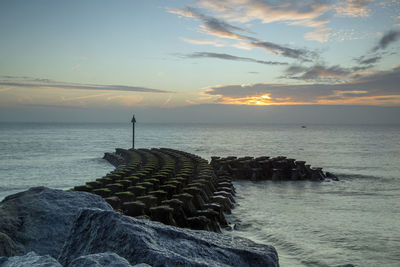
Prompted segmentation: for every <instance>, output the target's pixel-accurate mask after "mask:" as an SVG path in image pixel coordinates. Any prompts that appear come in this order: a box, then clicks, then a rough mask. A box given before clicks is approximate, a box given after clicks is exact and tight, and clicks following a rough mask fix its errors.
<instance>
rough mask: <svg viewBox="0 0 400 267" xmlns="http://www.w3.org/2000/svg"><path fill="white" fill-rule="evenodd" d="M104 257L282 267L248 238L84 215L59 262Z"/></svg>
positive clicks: (104, 213) (108, 214)
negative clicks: (109, 255) (96, 256)
mask: <svg viewBox="0 0 400 267" xmlns="http://www.w3.org/2000/svg"><path fill="white" fill-rule="evenodd" d="M104 252H114V253H116V254H118V255H119V256H121V257H123V258H125V259H126V260H128V261H129V263H130V264H131V265H134V264H137V263H147V264H150V265H152V266H279V263H278V255H277V252H276V250H275V249H274V248H273V247H271V246H267V245H261V244H256V243H254V242H252V241H250V240H247V239H244V238H239V237H232V236H226V235H223V234H217V233H212V232H206V231H194V230H186V229H179V228H176V227H172V226H167V225H163V224H161V223H158V222H152V221H147V220H140V219H134V218H131V217H127V216H124V215H121V214H119V213H117V212H114V211H108V210H98V209H83V210H81V211H80V213H79V215H78V216H77V218H76V220H75V222H74V225H73V227H72V230H71V232H70V235H69V237H68V239H67V240H66V242H65V245H64V247H63V249H62V252H61V254H60V257H59V258H58V260H59V262H60V263H61V264H62V265H64V266H68V265H69V264H70V263H71V262H73V260H74V259H76V258H78V257H80V256H84V255H89V254H96V253H104Z"/></svg>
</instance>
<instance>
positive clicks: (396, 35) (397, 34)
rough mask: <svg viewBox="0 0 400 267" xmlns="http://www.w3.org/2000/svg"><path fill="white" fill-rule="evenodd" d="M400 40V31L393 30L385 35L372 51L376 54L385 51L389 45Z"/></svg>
mask: <svg viewBox="0 0 400 267" xmlns="http://www.w3.org/2000/svg"><path fill="white" fill-rule="evenodd" d="M399 39H400V30H397V31H396V30H391V31H389V32H387V33H385V34H384V35H383V36H382V38H381V39H380V40H379V43H378V44H377V45H376V46H375V47H374V48H373V49H372V51H374V52H376V51H378V50H380V49H385V48H386V47H388V46H389V44H391V43H393V42H395V41H397V40H399Z"/></svg>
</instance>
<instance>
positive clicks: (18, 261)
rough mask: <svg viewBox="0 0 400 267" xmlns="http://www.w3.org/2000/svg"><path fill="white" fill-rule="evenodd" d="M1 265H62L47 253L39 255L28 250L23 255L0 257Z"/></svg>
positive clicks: (56, 266) (43, 266)
mask: <svg viewBox="0 0 400 267" xmlns="http://www.w3.org/2000/svg"><path fill="white" fill-rule="evenodd" d="M0 266H1V267H21V266H30V267H62V265H61V264H60V263H59V262H58V261H57V260H55V259H54V258H52V257H50V256H49V255H45V256H40V255H37V254H36V253H35V252H29V253H28V254H25V255H23V256H14V257H10V258H6V257H0Z"/></svg>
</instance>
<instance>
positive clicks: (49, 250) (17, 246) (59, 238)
mask: <svg viewBox="0 0 400 267" xmlns="http://www.w3.org/2000/svg"><path fill="white" fill-rule="evenodd" d="M81 208H98V209H102V210H112V208H111V206H110V205H108V204H107V203H106V202H105V201H104V200H103V199H102V198H101V197H99V196H97V195H94V194H89V193H86V192H65V191H62V190H55V189H49V188H46V187H34V188H31V189H29V190H27V191H24V192H21V193H17V194H14V195H10V196H7V197H6V198H5V199H4V200H3V201H2V202H0V241H2V242H0V243H1V244H0V256H7V257H10V256H14V255H22V254H25V253H27V252H30V251H34V252H36V253H37V254H39V255H46V254H48V255H50V256H52V257H54V258H57V257H58V256H59V254H60V251H61V249H62V247H63V244H64V241H65V240H66V238H67V236H68V234H69V231H70V229H71V227H72V225H73V223H74V221H75V217H76V215H77V213H78V211H79V210H80V209H81Z"/></svg>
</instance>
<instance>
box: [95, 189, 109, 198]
mask: <svg viewBox="0 0 400 267" xmlns="http://www.w3.org/2000/svg"><path fill="white" fill-rule="evenodd" d="M93 193H94V194H96V195H99V196H101V197H102V198H106V197H109V196H111V194H112V192H111V190H110V189H108V188H99V189H94V190H93Z"/></svg>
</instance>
